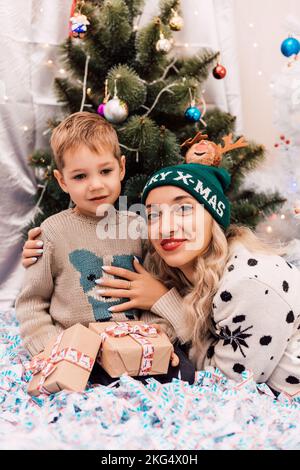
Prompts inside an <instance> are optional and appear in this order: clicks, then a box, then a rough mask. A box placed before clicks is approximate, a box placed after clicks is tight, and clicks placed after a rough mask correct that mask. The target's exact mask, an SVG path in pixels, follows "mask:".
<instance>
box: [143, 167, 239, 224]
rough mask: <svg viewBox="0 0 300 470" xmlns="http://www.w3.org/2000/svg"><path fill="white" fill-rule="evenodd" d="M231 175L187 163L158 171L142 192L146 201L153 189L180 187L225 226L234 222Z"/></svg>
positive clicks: (218, 169) (215, 168)
mask: <svg viewBox="0 0 300 470" xmlns="http://www.w3.org/2000/svg"><path fill="white" fill-rule="evenodd" d="M230 181H231V177H230V175H229V173H228V172H227V171H226V170H225V169H224V168H217V167H213V166H207V165H201V164H199V163H185V164H182V165H176V166H170V167H167V168H162V169H161V170H158V171H156V172H155V173H154V174H153V175H152V177H151V178H150V179H149V180H148V182H147V183H146V186H145V187H144V190H143V193H142V204H145V202H146V199H147V196H148V194H149V193H150V191H152V189H154V188H158V187H161V186H177V187H178V188H181V189H183V190H184V191H186V192H187V193H189V194H190V195H191V196H193V197H194V198H195V199H197V201H199V202H200V204H203V205H204V206H205V209H206V210H207V211H208V212H209V213H210V214H211V215H212V217H213V218H214V219H215V220H216V221H217V222H218V223H219V224H220V225H222V227H224V228H227V227H228V226H229V225H230V202H229V200H228V199H227V197H226V196H225V194H224V193H225V191H226V190H227V189H228V188H229V185H230Z"/></svg>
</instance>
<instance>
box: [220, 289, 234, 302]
mask: <svg viewBox="0 0 300 470" xmlns="http://www.w3.org/2000/svg"><path fill="white" fill-rule="evenodd" d="M220 297H221V299H222V300H223V302H230V300H231V299H232V295H231V294H230V292H227V291H224V292H222V293H221V295H220Z"/></svg>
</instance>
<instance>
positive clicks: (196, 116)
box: [184, 106, 202, 122]
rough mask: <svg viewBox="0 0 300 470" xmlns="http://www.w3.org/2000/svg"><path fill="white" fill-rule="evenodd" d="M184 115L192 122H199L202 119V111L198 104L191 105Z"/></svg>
mask: <svg viewBox="0 0 300 470" xmlns="http://www.w3.org/2000/svg"><path fill="white" fill-rule="evenodd" d="M184 116H185V118H186V119H187V120H188V121H190V122H198V121H200V119H201V116H202V113H201V111H200V109H199V108H196V106H190V107H189V108H188V109H187V110H186V112H185V113H184Z"/></svg>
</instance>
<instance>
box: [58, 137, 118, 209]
mask: <svg viewBox="0 0 300 470" xmlns="http://www.w3.org/2000/svg"><path fill="white" fill-rule="evenodd" d="M54 176H55V178H56V179H57V181H58V183H59V185H60V187H61V188H62V190H63V191H65V192H66V193H69V194H70V197H71V199H72V201H73V202H74V203H75V204H76V207H77V209H78V210H79V211H80V212H81V213H82V214H84V215H88V216H96V211H97V207H98V206H99V205H101V204H112V205H113V204H114V203H115V202H116V200H117V199H118V197H119V196H120V192H121V181H122V180H123V178H124V176H125V157H124V156H122V157H121V161H120V162H119V161H118V160H117V159H116V158H115V156H114V155H113V153H112V151H111V150H105V149H103V150H99V151H98V152H97V153H94V152H93V151H92V150H90V149H89V148H88V147H87V146H85V145H81V146H80V147H77V148H76V149H75V150H68V151H67V152H66V153H65V154H64V168H63V170H62V171H61V172H60V171H58V170H54Z"/></svg>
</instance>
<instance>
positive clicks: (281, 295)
mask: <svg viewBox="0 0 300 470" xmlns="http://www.w3.org/2000/svg"><path fill="white" fill-rule="evenodd" d="M151 310H152V312H153V313H155V314H156V315H159V316H160V317H162V318H165V319H166V320H168V321H169V322H170V323H171V324H172V326H173V328H174V330H175V332H176V334H177V337H178V338H179V339H181V341H183V342H184V340H185V338H183V337H182V336H181V326H182V322H183V321H184V318H183V316H182V314H183V307H182V297H181V296H180V295H179V293H178V292H177V290H176V289H175V288H173V289H171V290H170V291H169V292H168V293H167V294H165V295H164V296H163V297H161V298H160V299H159V300H158V301H157V302H156V303H155V304H154V305H153V307H152V309H151ZM213 321H214V324H215V332H214V335H213V337H212V338H211V339H210V340H209V342H208V344H207V347H206V348H205V349H206V357H205V358H203V354H202V355H200V354H199V358H198V361H197V368H198V369H202V368H210V367H218V368H219V369H220V370H221V371H222V372H223V373H224V374H225V375H226V376H227V377H228V378H230V379H233V380H236V381H239V380H240V378H241V376H240V374H241V373H242V372H243V371H244V370H245V369H248V370H251V371H252V372H253V374H254V379H255V380H256V381H257V382H258V383H262V382H265V383H267V384H268V385H269V386H270V387H271V388H272V389H273V390H275V391H278V392H282V391H284V392H286V393H288V394H289V395H295V394H297V393H299V392H300V271H299V270H298V269H297V268H296V267H295V266H292V265H291V264H289V263H287V262H286V261H285V260H284V259H283V258H281V257H279V256H274V255H267V254H262V253H256V254H254V253H253V252H250V251H248V250H247V249H246V248H245V247H244V246H243V245H241V244H237V245H236V247H235V250H234V253H233V255H232V256H231V258H230V260H229V262H228V264H227V266H226V268H225V271H224V275H223V277H222V279H221V281H220V284H219V288H218V291H217V293H216V295H215V296H214V299H213Z"/></svg>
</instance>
